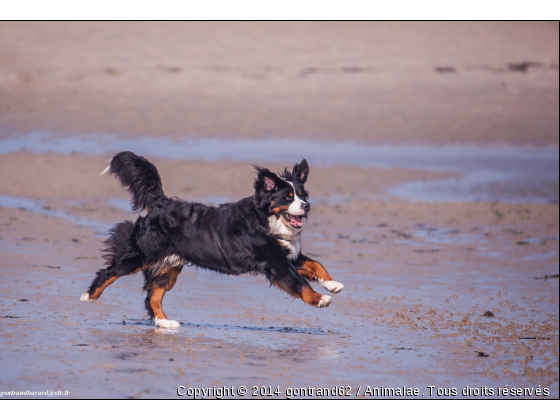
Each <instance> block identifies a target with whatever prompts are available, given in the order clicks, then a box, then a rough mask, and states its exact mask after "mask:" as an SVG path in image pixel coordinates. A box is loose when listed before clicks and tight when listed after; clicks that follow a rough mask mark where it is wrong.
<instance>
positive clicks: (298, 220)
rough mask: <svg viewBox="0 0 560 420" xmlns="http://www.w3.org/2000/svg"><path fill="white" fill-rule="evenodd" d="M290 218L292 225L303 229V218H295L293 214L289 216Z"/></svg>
mask: <svg viewBox="0 0 560 420" xmlns="http://www.w3.org/2000/svg"><path fill="white" fill-rule="evenodd" d="M288 215H289V216H290V224H291V225H292V226H294V227H302V226H303V221H302V220H301V217H299V216H294V215H293V214H288Z"/></svg>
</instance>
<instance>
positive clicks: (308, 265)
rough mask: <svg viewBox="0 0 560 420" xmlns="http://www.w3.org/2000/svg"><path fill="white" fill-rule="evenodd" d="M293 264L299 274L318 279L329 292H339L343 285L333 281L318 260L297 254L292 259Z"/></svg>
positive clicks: (309, 278)
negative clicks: (297, 255) (295, 257)
mask: <svg viewBox="0 0 560 420" xmlns="http://www.w3.org/2000/svg"><path fill="white" fill-rule="evenodd" d="M294 266H295V267H296V269H297V270H298V273H299V274H300V275H301V276H303V277H305V278H306V279H308V280H311V281H318V282H319V284H320V285H321V286H323V287H324V288H325V289H327V290H328V291H329V292H331V293H339V292H340V291H341V290H342V289H344V285H343V284H342V283H339V282H337V281H335V280H334V279H333V278H332V277H331V276H330V274H329V273H328V271H327V270H326V269H325V267H323V265H322V264H321V263H320V262H318V261H315V260H312V259H311V258H309V257H306V256H305V255H303V254H299V257H298V259H297V260H296V261H294Z"/></svg>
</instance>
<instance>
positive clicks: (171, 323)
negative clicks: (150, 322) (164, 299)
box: [154, 318, 181, 328]
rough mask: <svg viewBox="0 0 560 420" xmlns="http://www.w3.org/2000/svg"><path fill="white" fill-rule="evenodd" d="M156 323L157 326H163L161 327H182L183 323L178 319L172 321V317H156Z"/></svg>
mask: <svg viewBox="0 0 560 420" xmlns="http://www.w3.org/2000/svg"><path fill="white" fill-rule="evenodd" d="M154 324H156V326H157V327H161V328H179V327H181V324H179V323H178V322H177V321H172V320H170V319H157V318H154Z"/></svg>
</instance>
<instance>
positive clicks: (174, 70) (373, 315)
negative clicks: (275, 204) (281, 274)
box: [0, 22, 560, 399]
mask: <svg viewBox="0 0 560 420" xmlns="http://www.w3.org/2000/svg"><path fill="white" fill-rule="evenodd" d="M311 27H312V28H313V29H310V28H311ZM294 39H296V40H297V42H294ZM194 40H196V42H195V41H194ZM0 57H2V60H0V179H2V182H1V183H0V349H1V350H0V372H1V375H0V386H1V390H0V394H2V392H5V391H12V390H13V391H23V392H25V391H27V390H29V391H31V392H37V391H47V390H49V391H58V390H62V391H66V390H67V391H69V393H68V394H67V395H62V397H64V398H187V397H188V396H184V397H179V396H178V395H177V390H178V388H179V387H181V386H183V387H185V390H184V392H185V393H187V390H188V389H189V388H196V387H198V388H212V387H214V386H215V387H217V388H219V387H228V388H230V387H234V389H235V390H236V392H235V394H234V397H236V398H238V397H239V395H238V394H237V390H238V388H239V387H240V386H245V387H247V389H248V393H247V395H246V396H244V397H243V398H249V397H253V396H252V394H253V387H254V386H257V387H259V389H258V390H259V392H258V393H257V394H258V395H257V396H255V397H259V398H277V397H278V398H286V396H287V392H288V390H290V389H294V388H302V387H306V388H307V387H315V388H329V389H330V390H331V391H332V389H333V387H338V386H344V387H351V391H350V395H349V396H343V397H341V396H337V398H358V397H359V398H364V397H365V398H372V396H371V395H369V394H365V392H366V390H367V387H368V386H369V387H370V388H381V387H385V388H387V387H389V388H397V387H401V388H402V387H405V386H406V387H407V388H414V387H417V388H418V390H419V394H418V396H417V398H451V397H453V398H468V397H471V398H504V399H514V398H515V399H518V398H558V397H559V356H558V344H559V309H558V301H559V282H558V272H559V254H558V241H559V231H560V227H559V205H558V198H559V188H558V120H559V119H558V109H559V107H558V23H530V22H529V23H499V24H495V23H453V24H441V23H427V24H426V23H409V24H401V23H381V24H375V25H372V24H354V23H352V24H342V23H341V24H312V26H309V24H304V23H298V24H291V23H274V24H269V25H264V24H260V23H245V24H238V25H232V24H227V23H216V24H214V23H211V24H198V23H197V24H190V25H184V24H183V25H180V24H169V25H158V24H152V23H146V24H140V25H139V24H134V23H127V24H114V23H97V24H90V23H88V24H78V23H59V24H51V23H24V22H23V23H22V22H16V23H6V22H2V23H0ZM121 149H129V150H133V151H137V152H138V153H140V154H143V155H145V156H146V157H148V158H149V159H150V160H151V161H153V162H154V163H155V164H156V165H157V167H158V169H159V171H160V173H161V176H162V179H163V185H164V190H165V192H166V194H167V195H170V196H178V197H180V198H183V199H187V200H193V201H202V202H205V203H208V204H210V205H217V204H220V203H222V202H224V201H230V200H235V199H240V198H242V197H246V196H248V195H251V194H252V183H253V176H254V173H253V172H254V171H253V169H252V167H251V164H254V163H258V164H261V165H263V166H267V167H269V168H270V169H272V170H278V169H282V168H283V167H285V166H289V165H291V164H293V163H294V162H295V161H296V160H299V159H301V158H302V157H305V158H307V159H308V161H309V163H310V166H311V171H310V176H309V182H308V189H309V191H310V192H311V203H312V213H311V216H310V219H309V221H308V224H307V226H306V227H305V230H304V233H303V240H302V245H303V252H304V253H305V254H307V255H309V256H311V257H313V258H316V259H317V260H319V261H321V262H322V263H323V264H324V265H325V267H326V268H327V269H328V270H329V272H330V273H331V274H332V276H333V277H334V278H335V280H337V281H340V282H341V283H343V284H344V285H345V289H344V290H343V291H342V292H341V293H340V294H338V295H334V296H333V303H332V304H331V306H329V307H328V308H327V309H316V308H313V307H308V306H306V305H305V304H304V303H303V302H302V301H298V300H293V299H291V298H290V297H288V296H286V295H285V294H283V293H282V292H280V291H278V290H276V289H274V288H271V287H268V284H267V282H266V280H265V279H264V278H263V277H259V276H257V277H253V276H249V275H244V276H239V277H228V276H222V275H217V274H214V273H211V272H207V271H204V270H196V269H194V268H188V267H185V269H184V270H183V272H182V274H181V275H180V276H179V280H178V282H177V284H176V286H175V287H174V288H173V290H172V291H171V292H170V293H168V294H167V295H166V297H165V301H164V307H165V311H166V313H167V314H168V315H169V316H170V318H171V319H175V320H177V321H180V322H181V323H182V326H181V328H180V329H179V330H177V331H170V330H163V329H159V328H156V327H154V325H153V324H152V323H151V322H150V321H149V319H148V318H147V315H146V313H145V311H144V309H143V299H144V296H143V293H142V290H141V288H142V278H141V277H140V276H138V275H136V276H128V277H124V278H121V279H119V280H118V281H117V282H115V283H114V284H113V285H111V286H110V287H109V288H108V289H107V290H106V291H105V292H104V294H103V296H102V297H101V299H100V300H99V301H97V302H95V303H89V304H86V303H82V302H80V300H79V297H80V295H81V294H82V293H83V292H84V291H85V289H86V288H87V287H88V286H89V284H90V282H91V280H92V279H93V276H94V273H95V272H96V271H97V270H98V269H99V268H101V267H102V264H103V260H102V258H101V255H100V251H99V249H100V248H101V247H102V243H101V241H102V240H103V238H104V237H105V235H106V232H107V230H108V228H109V227H110V226H111V225H112V224H114V223H117V222H120V221H122V220H124V219H132V220H134V219H135V218H136V217H137V215H135V214H133V213H132V212H131V211H130V210H129V206H128V199H129V197H128V195H127V194H126V193H125V192H124V191H123V190H122V189H121V188H120V187H119V186H118V184H117V182H116V181H115V180H114V179H112V178H110V177H108V176H101V177H100V176H98V174H99V173H100V172H101V171H102V170H103V169H104V168H105V167H106V165H107V160H108V159H110V157H111V155H112V154H113V153H114V152H115V151H118V150H121ZM276 150H277V151H276ZM302 153H304V155H302ZM314 288H315V289H316V290H317V291H321V292H323V290H322V289H321V288H320V286H319V285H316V284H314ZM325 293H326V291H325ZM490 313H491V314H490ZM490 315H492V316H490ZM261 386H265V387H272V391H275V390H276V387H277V386H278V387H279V390H280V395H276V394H274V393H273V394H272V395H271V396H270V397H269V396H263V395H260V391H261V389H260V387H261ZM430 386H433V387H435V388H433V394H430V388H429V387H430ZM465 387H470V388H472V389H471V391H470V393H469V392H467V393H466V394H463V393H462V391H463V389H464V388H465ZM505 387H507V388H509V389H512V388H516V389H517V388H522V395H521V396H515V397H513V396H510V395H507V396H506V395H504V394H503V391H501V393H500V394H498V392H499V391H498V390H503V389H504V388H505ZM438 388H439V389H441V391H440V393H441V395H438V394H437V390H438ZM453 388H455V389H456V390H457V395H456V396H448V395H449V394H450V393H452V391H453ZM525 388H527V391H525ZM545 388H546V389H547V395H544V389H545ZM489 389H492V391H493V395H489V391H488V390H489ZM537 390H538V393H537ZM265 391H266V392H265V394H266V393H268V389H265ZM529 391H530V394H529ZM343 392H344V394H346V393H347V392H348V389H347V388H344V389H343ZM293 395H294V398H295V397H298V396H299V397H301V393H300V394H297V393H295V394H293ZM387 396H388V395H387V394H385V397H387ZM21 397H24V398H33V397H32V396H29V395H27V396H25V395H23V396H21ZM54 397H55V398H59V396H54ZM316 397H317V394H316V393H315V394H314V395H312V396H311V398H316ZM1 398H18V396H17V395H16V396H14V395H3V394H2V397H1ZM191 398H192V397H191ZM412 398H415V397H412Z"/></svg>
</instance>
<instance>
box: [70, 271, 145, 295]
mask: <svg viewBox="0 0 560 420" xmlns="http://www.w3.org/2000/svg"><path fill="white" fill-rule="evenodd" d="M133 267H135V268H132V267H119V268H117V267H109V268H103V269H101V270H99V271H98V272H97V273H96V276H95V279H94V280H93V282H92V283H91V285H90V286H89V289H88V290H86V291H85V292H84V294H83V295H82V296H81V297H80V300H81V301H82V302H93V301H94V300H97V299H99V297H100V296H101V294H102V293H103V291H104V290H105V289H106V288H107V287H108V286H110V285H111V284H113V283H114V282H115V280H117V279H118V278H120V277H123V276H127V275H129V274H136V273H138V272H139V271H141V270H145V269H147V268H149V267H150V265H145V266H141V267H138V265H137V264H136V265H134V266H133Z"/></svg>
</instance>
